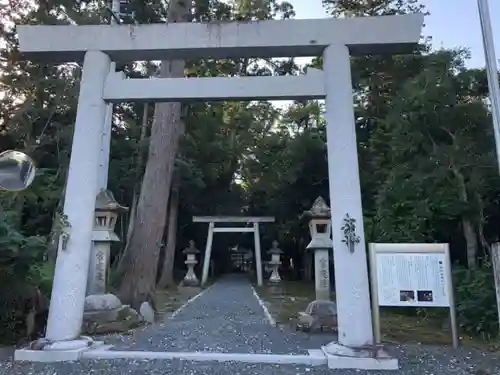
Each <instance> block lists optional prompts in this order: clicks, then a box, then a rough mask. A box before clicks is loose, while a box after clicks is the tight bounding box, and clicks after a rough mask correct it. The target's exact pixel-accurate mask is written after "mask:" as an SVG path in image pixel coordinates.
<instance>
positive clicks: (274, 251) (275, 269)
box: [268, 241, 283, 284]
mask: <svg viewBox="0 0 500 375" xmlns="http://www.w3.org/2000/svg"><path fill="white" fill-rule="evenodd" d="M268 254H270V255H271V261H270V262H269V265H270V266H271V276H270V277H269V283H271V284H279V283H280V282H281V277H280V274H279V267H280V265H281V254H283V251H281V249H280V248H278V241H273V245H272V248H271V249H270V250H269V251H268Z"/></svg>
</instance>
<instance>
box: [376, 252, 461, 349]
mask: <svg viewBox="0 0 500 375" xmlns="http://www.w3.org/2000/svg"><path fill="white" fill-rule="evenodd" d="M370 279H371V280H370V281H371V295H372V301H371V302H372V312H373V324H374V329H373V331H374V333H375V342H377V343H380V342H382V334H381V327H380V306H387V307H447V308H449V309H450V321H451V330H452V338H453V347H454V348H457V347H458V345H459V338H458V325H457V317H456V311H455V302H454V298H453V286H452V279H451V263H450V251H449V248H448V244H436V243H434V244H425V243H424V244H422V243H420V244H416V243H413V244H408V243H406V244H405V243H372V244H370Z"/></svg>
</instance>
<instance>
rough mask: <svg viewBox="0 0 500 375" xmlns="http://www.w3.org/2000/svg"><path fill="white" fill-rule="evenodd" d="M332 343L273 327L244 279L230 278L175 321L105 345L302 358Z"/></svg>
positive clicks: (325, 338) (328, 338)
mask: <svg viewBox="0 0 500 375" xmlns="http://www.w3.org/2000/svg"><path fill="white" fill-rule="evenodd" d="M335 339H336V337H335V336H334V335H319V336H310V335H308V334H306V333H303V332H294V331H291V330H290V329H288V328H284V327H282V328H279V327H273V326H271V325H270V323H269V321H268V320H267V318H266V315H265V314H264V310H263V309H262V307H261V306H260V305H259V302H258V301H257V299H256V298H255V296H254V294H253V292H252V288H251V286H250V283H249V282H248V280H247V279H246V278H245V277H244V276H243V277H242V276H238V275H233V276H230V277H226V278H224V279H221V280H220V281H218V282H217V283H215V284H214V285H213V286H212V287H211V288H210V289H208V290H207V291H206V292H205V293H204V294H203V295H202V296H200V298H198V299H196V300H194V301H193V302H192V303H190V304H189V305H188V306H186V307H185V308H184V309H183V310H182V311H181V312H180V313H179V314H178V315H176V316H175V317H174V318H173V319H166V320H165V322H164V323H162V324H156V325H154V326H150V327H147V328H145V329H142V330H140V331H137V332H136V333H135V335H134V336H129V337H123V336H122V337H116V336H115V337H114V338H111V337H110V338H108V339H107V340H106V341H107V342H109V343H112V344H114V345H115V347H114V348H113V349H112V350H150V351H178V352H180V351H186V352H193V351H212V352H225V353H272V354H306V353H307V349H319V348H320V347H321V346H322V345H324V344H326V343H328V342H330V341H332V340H335Z"/></svg>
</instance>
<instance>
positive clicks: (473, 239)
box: [452, 165, 478, 269]
mask: <svg viewBox="0 0 500 375" xmlns="http://www.w3.org/2000/svg"><path fill="white" fill-rule="evenodd" d="M452 170H453V174H454V175H455V177H456V179H457V187H458V197H459V199H460V201H461V202H462V203H465V204H468V203H469V197H468V194H467V186H466V184H465V177H464V176H463V174H462V173H461V172H460V171H459V170H458V169H457V168H456V167H454V166H453V165H452ZM462 229H463V232H464V238H465V243H466V247H467V250H466V254H467V266H468V267H469V269H473V268H476V265H477V253H478V245H477V236H476V231H475V229H474V225H473V223H472V220H470V219H469V218H467V217H466V216H465V215H462Z"/></svg>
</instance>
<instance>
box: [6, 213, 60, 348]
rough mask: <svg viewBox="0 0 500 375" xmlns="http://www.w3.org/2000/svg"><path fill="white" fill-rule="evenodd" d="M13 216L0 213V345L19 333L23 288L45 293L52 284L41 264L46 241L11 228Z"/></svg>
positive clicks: (24, 292) (24, 290)
mask: <svg viewBox="0 0 500 375" xmlns="http://www.w3.org/2000/svg"><path fill="white" fill-rule="evenodd" d="M15 216H16V213H15V212H12V211H3V210H2V211H0V342H5V341H7V342H8V341H11V340H14V339H16V335H17V334H18V333H19V332H20V330H19V326H20V325H21V324H22V322H23V318H24V316H23V315H22V312H23V306H22V301H23V297H25V296H26V286H27V285H34V286H40V288H41V289H42V290H43V292H45V293H47V294H48V292H49V291H50V287H51V281H52V273H51V272H50V270H49V269H48V267H47V266H46V265H44V264H43V263H42V262H43V257H44V254H45V251H46V241H45V239H44V238H43V237H39V236H26V235H24V234H23V233H21V232H20V231H19V230H17V229H16V228H14V227H13V225H12V224H11V223H12V222H15V220H13V219H14V218H15Z"/></svg>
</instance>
